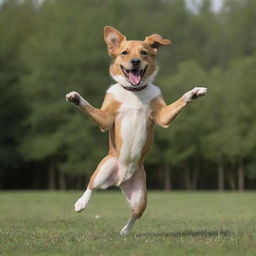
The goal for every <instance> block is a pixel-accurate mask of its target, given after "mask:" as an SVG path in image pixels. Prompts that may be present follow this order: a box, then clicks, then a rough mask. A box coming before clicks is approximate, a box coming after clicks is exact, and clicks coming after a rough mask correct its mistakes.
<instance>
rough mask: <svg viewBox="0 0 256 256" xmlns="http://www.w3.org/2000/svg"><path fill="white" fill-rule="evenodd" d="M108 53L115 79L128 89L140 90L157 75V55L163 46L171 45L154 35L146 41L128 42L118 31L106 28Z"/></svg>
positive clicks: (112, 74) (105, 37) (111, 71)
mask: <svg viewBox="0 0 256 256" xmlns="http://www.w3.org/2000/svg"><path fill="white" fill-rule="evenodd" d="M104 39H105V42H106V44H107V46H108V53H109V55H110V56H111V57H113V59H114V61H113V63H112V64H111V66H110V74H111V76H112V77H113V79H114V80H115V81H116V82H118V83H120V84H121V85H122V86H124V87H126V88H128V89H133V88H134V89H139V88H141V87H143V86H145V85H146V84H148V83H151V82H152V81H153V79H154V77H155V75H156V73H157V69H158V67H157V64H156V61H155V57H156V54H157V52H158V49H159V47H160V46H161V45H169V44H171V42H170V41H169V40H168V39H163V38H162V37H161V36H160V35H157V34H153V35H151V36H148V37H146V38H145V40H144V41H137V40H136V41H135V40H127V39H126V37H125V36H124V35H122V34H121V33H120V32H119V31H118V30H116V29H114V28H112V27H109V26H107V27H105V28H104Z"/></svg>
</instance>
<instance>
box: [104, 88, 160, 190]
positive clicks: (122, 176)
mask: <svg viewBox="0 0 256 256" xmlns="http://www.w3.org/2000/svg"><path fill="white" fill-rule="evenodd" d="M107 93H110V94H112V95H113V96H114V99H115V100H117V101H119V102H121V103H122V105H121V106H120V108H119V114H118V116H117V118H118V120H120V121H121V137H122V148H121V151H120V155H119V163H120V166H119V170H118V173H119V181H118V185H120V183H121V182H123V181H125V180H128V179H129V178H130V177H131V176H132V175H133V174H134V172H135V171H136V170H137V168H138V161H139V159H140V157H141V150H142V148H143V146H144V145H145V143H146V139H147V131H146V128H147V119H148V116H149V115H150V108H149V103H150V101H151V100H152V99H153V98H155V97H157V96H159V95H161V91H160V89H159V88H158V87H156V86H154V85H152V84H149V85H148V86H147V87H146V88H145V89H144V90H142V91H135V92H131V91H128V90H125V89H124V88H123V87H122V86H121V85H120V84H115V85H113V86H112V87H110V88H109V89H108V91H107Z"/></svg>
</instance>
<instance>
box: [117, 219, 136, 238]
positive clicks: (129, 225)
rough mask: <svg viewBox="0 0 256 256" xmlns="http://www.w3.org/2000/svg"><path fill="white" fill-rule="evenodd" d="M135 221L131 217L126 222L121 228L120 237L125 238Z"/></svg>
mask: <svg viewBox="0 0 256 256" xmlns="http://www.w3.org/2000/svg"><path fill="white" fill-rule="evenodd" d="M135 221H136V219H135V218H133V217H130V218H129V220H128V223H127V224H126V225H125V226H124V227H123V228H122V230H121V231H120V236H123V237H124V236H126V235H127V234H128V232H129V231H130V230H131V229H132V226H133V225H134V223H135Z"/></svg>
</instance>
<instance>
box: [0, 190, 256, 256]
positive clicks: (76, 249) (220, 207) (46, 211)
mask: <svg viewBox="0 0 256 256" xmlns="http://www.w3.org/2000/svg"><path fill="white" fill-rule="evenodd" d="M80 194H81V193H79V192H39V191H38V192H20V191H15V192H1V193H0V255H1V256H2V255H8V256H12V255H15V256H20V255H24V256H30V255H33V256H35V255H47V256H51V255H54V256H63V255H68V256H75V255H86V256H87V255H88V256H90V255H92V256H115V255H122V256H126V255H127V256H128V255H129V256H144V255H145V256H162V255H163V256H165V255H168V256H169V255H174V256H175V255H180V256H188V255H195V256H200V255H207V256H211V255H218V256H220V255H225V256H226V255H232V256H236V255H237V256H241V255H243V256H248V255H256V193H249V192H247V193H213V192H200V193H197V192H196V193H185V192H172V193H164V192H150V193H149V196H148V207H147V210H146V212H145V214H144V216H143V217H142V219H140V220H139V221H138V222H137V223H136V224H135V226H134V229H133V230H132V232H131V233H130V234H129V235H128V236H127V237H126V238H121V237H119V235H118V233H119V231H120V229H121V227H122V226H123V225H124V224H125V222H126V221H127V218H128V212H129V211H128V208H127V204H126V201H125V199H124V198H123V196H122V194H121V193H120V192H113V191H112V192H108V191H106V192H96V193H95V194H94V195H93V198H92V201H91V202H90V204H89V207H88V209H87V210H86V212H82V213H80V214H77V213H75V212H74V211H73V203H74V201H75V199H77V198H78V197H79V196H80Z"/></svg>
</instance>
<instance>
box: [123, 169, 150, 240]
mask: <svg viewBox="0 0 256 256" xmlns="http://www.w3.org/2000/svg"><path fill="white" fill-rule="evenodd" d="M120 187H121V189H122V191H123V193H124V195H125V197H126V199H127V201H128V203H129V205H130V208H131V215H130V217H129V220H128V222H127V224H126V225H125V226H124V227H123V228H122V230H121V231H120V235H121V236H125V235H127V234H128V232H129V231H130V230H131V229H132V226H133V225H134V223H135V221H136V220H137V219H138V218H140V217H141V216H142V214H143V212H144V210H145V208H146V205H147V188H146V174H145V170H144V167H143V166H142V167H141V168H140V169H139V170H138V171H137V172H136V173H135V174H134V175H133V176H132V177H131V178H130V179H129V180H127V181H125V182H124V183H122V184H121V186H120Z"/></svg>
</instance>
